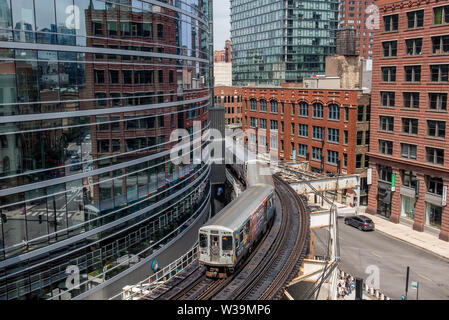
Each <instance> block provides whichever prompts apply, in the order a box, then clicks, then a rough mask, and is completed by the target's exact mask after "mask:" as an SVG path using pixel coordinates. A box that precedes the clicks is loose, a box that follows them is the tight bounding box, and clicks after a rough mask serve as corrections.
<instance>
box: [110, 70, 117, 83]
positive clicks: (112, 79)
mask: <svg viewBox="0 0 449 320" xmlns="http://www.w3.org/2000/svg"><path fill="white" fill-rule="evenodd" d="M109 83H110V84H119V83H120V76H119V71H118V70H109Z"/></svg>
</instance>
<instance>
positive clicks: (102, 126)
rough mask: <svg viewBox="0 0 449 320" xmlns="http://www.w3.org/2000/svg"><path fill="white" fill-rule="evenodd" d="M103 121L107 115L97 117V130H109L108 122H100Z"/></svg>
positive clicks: (106, 119)
mask: <svg viewBox="0 0 449 320" xmlns="http://www.w3.org/2000/svg"><path fill="white" fill-rule="evenodd" d="M103 122H108V117H97V123H100V124H98V125H97V131H109V130H110V128H109V123H105V124H101V123H103Z"/></svg>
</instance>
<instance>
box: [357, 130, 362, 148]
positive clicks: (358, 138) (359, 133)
mask: <svg viewBox="0 0 449 320" xmlns="http://www.w3.org/2000/svg"><path fill="white" fill-rule="evenodd" d="M356 143H357V145H358V146H363V131H357V142H356Z"/></svg>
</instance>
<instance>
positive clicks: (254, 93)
mask: <svg viewBox="0 0 449 320" xmlns="http://www.w3.org/2000/svg"><path fill="white" fill-rule="evenodd" d="M339 87H340V86H338V88H337V89H322V88H302V87H291V86H290V85H288V84H286V85H284V86H283V87H245V88H242V96H243V118H244V120H243V129H244V130H246V129H248V128H251V129H255V130H256V132H257V133H256V134H255V135H254V134H253V135H251V133H249V134H248V135H247V137H246V138H248V139H251V140H252V141H251V142H253V143H254V142H256V141H257V140H259V141H257V144H258V147H260V145H261V144H262V145H265V146H266V148H267V151H269V150H270V148H271V147H274V148H277V149H278V150H279V159H280V160H281V161H291V160H294V159H296V160H298V161H301V160H302V161H309V164H310V168H311V170H312V171H314V172H322V173H330V174H335V173H341V174H354V173H356V174H361V176H362V181H363V182H362V184H363V185H362V190H364V189H365V188H364V186H366V172H365V167H366V166H367V164H368V158H367V157H365V153H366V152H367V151H368V142H369V118H370V112H369V110H370V108H369V103H370V99H369V95H367V94H364V93H363V91H362V90H361V89H340V88H339ZM261 129H262V130H266V138H265V137H263V136H262V137H261V135H260V133H259V130H261ZM271 130H277V132H278V141H270V131H271ZM262 139H263V140H265V141H260V140H262ZM294 153H296V155H294ZM362 192H363V191H362ZM366 201H367V195H366V192H364V193H362V194H361V203H362V204H364V203H366ZM349 202H351V201H349Z"/></svg>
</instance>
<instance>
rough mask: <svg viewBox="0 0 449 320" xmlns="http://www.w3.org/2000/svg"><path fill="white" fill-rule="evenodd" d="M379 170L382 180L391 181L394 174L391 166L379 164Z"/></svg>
mask: <svg viewBox="0 0 449 320" xmlns="http://www.w3.org/2000/svg"><path fill="white" fill-rule="evenodd" d="M377 172H378V175H379V180H380V181H384V182H391V176H392V174H393V170H392V169H391V167H385V166H379V167H378V170H377Z"/></svg>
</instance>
